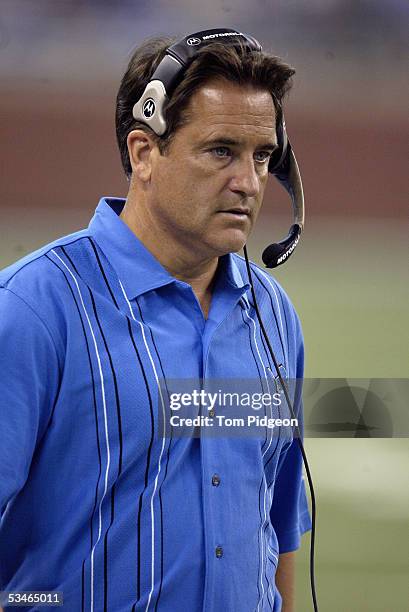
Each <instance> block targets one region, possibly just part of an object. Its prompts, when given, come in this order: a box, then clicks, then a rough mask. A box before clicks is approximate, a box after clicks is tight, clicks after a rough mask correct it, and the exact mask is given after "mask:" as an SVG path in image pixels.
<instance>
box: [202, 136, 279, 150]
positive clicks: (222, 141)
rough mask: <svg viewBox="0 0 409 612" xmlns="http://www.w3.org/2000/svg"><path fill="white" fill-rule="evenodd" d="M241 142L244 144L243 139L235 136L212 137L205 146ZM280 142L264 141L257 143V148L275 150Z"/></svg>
mask: <svg viewBox="0 0 409 612" xmlns="http://www.w3.org/2000/svg"><path fill="white" fill-rule="evenodd" d="M240 144H243V141H241V140H236V139H234V138H224V137H220V138H212V139H211V140H205V141H204V145H205V146H207V147H208V146H213V147H214V146H220V145H222V146H233V147H234V146H238V145H240ZM277 147H278V144H277V143H276V142H271V141H269V142H264V143H261V144H259V145H257V149H263V150H267V151H274V150H275V149H277Z"/></svg>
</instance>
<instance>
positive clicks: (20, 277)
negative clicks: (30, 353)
mask: <svg viewBox="0 0 409 612" xmlns="http://www.w3.org/2000/svg"><path fill="white" fill-rule="evenodd" d="M88 236H89V232H88V230H81V231H79V232H75V233H73V234H70V235H68V236H64V237H62V238H59V239H57V240H55V241H53V242H51V243H49V244H47V245H45V246H43V247H42V248H40V249H38V250H37V251H34V252H33V253H30V254H28V255H26V256H25V257H23V258H22V259H20V260H18V261H16V262H15V263H14V264H12V265H10V266H8V267H7V268H4V269H3V270H1V271H0V311H1V318H2V324H3V325H11V324H13V321H14V323H16V321H17V319H18V322H19V325H20V326H21V325H26V326H29V325H32V324H33V322H34V321H35V322H37V323H38V324H40V323H41V325H42V327H43V328H44V329H46V330H47V331H48V332H49V333H50V335H51V336H52V337H53V339H54V341H55V342H56V343H57V344H58V343H59V342H60V341H61V333H60V332H61V330H62V328H63V326H64V319H65V314H64V303H66V302H67V295H68V294H69V292H70V289H69V285H68V283H67V281H66V278H65V277H64V273H63V270H62V269H61V268H62V267H61V268H59V267H58V266H57V265H56V257H55V255H54V249H57V248H58V247H64V246H68V245H70V244H73V243H74V242H77V243H79V242H80V241H81V240H83V239H84V238H87V237H88ZM53 255H54V257H53ZM57 261H58V259H57Z"/></svg>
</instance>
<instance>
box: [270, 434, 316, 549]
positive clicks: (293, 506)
mask: <svg viewBox="0 0 409 612" xmlns="http://www.w3.org/2000/svg"><path fill="white" fill-rule="evenodd" d="M270 518H271V523H272V525H273V527H274V531H275V532H276V536H277V540H278V546H279V552H280V554H281V553H285V552H291V551H293V550H297V548H299V546H300V543H301V536H302V534H303V533H305V532H306V531H308V530H309V529H311V519H310V514H309V510H308V503H307V496H306V492H305V485H304V479H303V476H302V455H301V451H300V447H299V444H298V441H297V440H296V439H294V440H293V442H292V443H291V446H290V447H289V449H288V450H287V453H286V455H285V457H284V460H283V462H282V464H281V466H279V472H278V476H277V479H276V482H275V485H274V497H273V504H272V506H271V511H270Z"/></svg>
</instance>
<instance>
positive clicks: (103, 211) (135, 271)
mask: <svg viewBox="0 0 409 612" xmlns="http://www.w3.org/2000/svg"><path fill="white" fill-rule="evenodd" d="M124 205H125V199H123V198H107V197H105V198H101V200H100V201H99V204H98V206H97V208H96V210H95V214H94V216H93V217H92V219H91V221H90V224H89V231H90V234H91V236H93V238H94V239H95V241H96V242H97V244H98V246H99V247H100V248H101V249H102V251H103V252H104V254H105V256H106V257H107V259H108V261H109V262H110V264H111V265H112V266H113V268H114V270H115V272H116V274H117V275H118V277H119V279H120V280H121V282H122V284H123V285H124V288H125V291H126V294H127V297H128V298H129V299H133V298H135V297H137V296H139V295H141V294H142V293H146V292H147V291H151V290H152V289H157V288H158V287H162V286H164V285H168V284H170V283H175V282H180V281H178V280H177V279H176V278H175V277H174V276H172V275H171V274H169V272H168V271H167V270H166V269H165V268H164V267H163V266H162V264H160V263H159V261H158V260H157V259H156V258H155V257H154V256H153V255H152V253H151V252H150V251H149V250H148V249H147V248H146V247H145V245H144V244H143V243H142V242H141V241H140V240H139V238H137V237H136V236H135V234H134V233H133V232H132V231H131V230H130V229H129V227H128V226H127V225H126V224H125V223H124V222H123V221H122V219H121V218H120V216H119V215H120V213H121V211H122V209H123V207H124ZM226 284H227V285H228V286H230V287H233V288H234V289H235V290H236V291H237V292H238V293H241V294H243V293H245V292H246V291H247V290H248V289H249V285H248V283H246V282H245V281H244V280H243V278H242V275H241V273H240V270H239V268H238V266H237V263H236V262H235V260H234V257H233V255H232V254H231V253H229V254H227V255H223V256H222V257H220V259H219V270H218V282H217V285H218V286H219V285H226Z"/></svg>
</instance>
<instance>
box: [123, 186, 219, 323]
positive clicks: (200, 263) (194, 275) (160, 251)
mask: <svg viewBox="0 0 409 612" xmlns="http://www.w3.org/2000/svg"><path fill="white" fill-rule="evenodd" d="M146 216H147V215H146V214H144V210H143V207H140V208H139V207H136V206H135V204H134V202H133V201H132V200H131V199H130V198H129V197H128V200H127V201H126V203H125V206H124V208H123V209H122V212H121V215H120V217H121V219H122V221H123V222H124V223H125V224H126V225H127V226H128V227H129V229H130V230H131V231H132V232H133V233H134V234H135V236H136V237H137V238H138V239H139V240H140V241H141V242H142V243H143V245H144V246H145V247H146V248H147V249H148V250H149V251H150V253H152V255H153V256H154V257H155V258H156V259H157V260H158V261H159V263H160V264H161V265H162V266H163V267H164V268H165V269H166V270H167V271H168V272H169V274H171V275H172V276H174V277H175V278H177V279H179V280H181V281H184V282H185V283H188V284H189V285H191V287H192V289H193V292H194V293H195V295H196V297H197V299H198V301H199V303H200V306H201V308H202V311H203V314H204V316H205V318H207V316H208V314H209V310H210V303H211V297H212V288H213V283H214V279H215V274H216V270H217V266H218V261H219V260H218V257H212V258H200V256H198V253H197V251H196V250H195V249H193V248H187V247H186V246H185V245H184V244H180V243H179V242H177V241H176V240H175V239H174V238H173V237H172V236H171V235H170V233H169V232H166V231H161V229H160V228H158V227H156V226H155V225H154V223H153V222H152V220H151V219H146Z"/></svg>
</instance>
